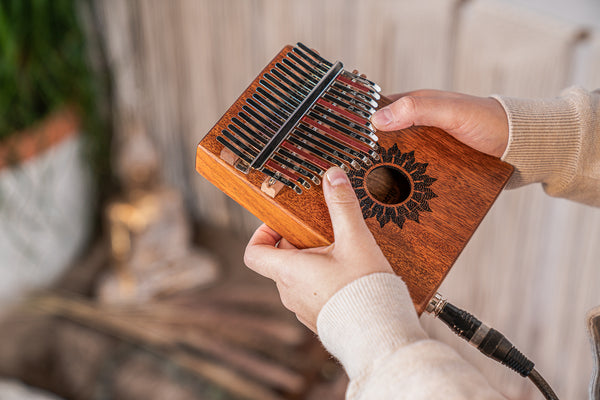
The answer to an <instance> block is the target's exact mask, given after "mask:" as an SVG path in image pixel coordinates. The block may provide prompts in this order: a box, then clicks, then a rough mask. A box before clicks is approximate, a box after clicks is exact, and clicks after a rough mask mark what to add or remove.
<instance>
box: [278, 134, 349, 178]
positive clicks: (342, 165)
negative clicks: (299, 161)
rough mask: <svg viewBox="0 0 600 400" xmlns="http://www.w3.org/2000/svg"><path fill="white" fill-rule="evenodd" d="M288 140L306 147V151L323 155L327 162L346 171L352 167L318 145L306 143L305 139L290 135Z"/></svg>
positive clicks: (301, 147) (303, 147) (298, 145)
mask: <svg viewBox="0 0 600 400" xmlns="http://www.w3.org/2000/svg"><path fill="white" fill-rule="evenodd" d="M287 140H288V141H289V142H290V143H292V144H294V145H296V146H297V147H299V148H300V149H306V151H308V152H310V153H312V154H314V155H316V156H319V157H321V158H322V159H323V160H326V161H327V162H329V163H331V164H333V165H337V166H338V167H340V168H341V169H343V170H344V171H346V172H348V171H350V168H349V167H348V165H346V164H345V163H344V162H342V161H340V160H338V159H337V158H335V157H333V156H330V155H329V154H327V153H325V152H323V151H321V150H319V149H318V148H316V147H313V146H312V145H310V144H308V143H306V142H305V141H302V140H300V139H298V138H296V137H294V136H290V137H289V138H288V139H287Z"/></svg>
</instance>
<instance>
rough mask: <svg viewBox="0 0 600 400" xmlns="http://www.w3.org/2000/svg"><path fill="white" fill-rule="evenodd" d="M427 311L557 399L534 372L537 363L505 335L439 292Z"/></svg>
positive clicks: (550, 397)
mask: <svg viewBox="0 0 600 400" xmlns="http://www.w3.org/2000/svg"><path fill="white" fill-rule="evenodd" d="M425 311H426V312H428V313H430V314H433V315H434V316H435V317H437V318H439V319H440V320H442V321H443V322H444V323H445V324H446V325H448V326H449V327H450V329H452V330H453V331H454V333H456V334H457V335H458V336H460V337H462V338H463V339H465V340H466V341H467V342H469V343H470V344H471V345H472V346H474V347H476V348H477V349H479V351H481V352H482V353H483V354H485V355H486V356H488V357H490V358H493V359H494V360H496V361H499V362H500V363H502V364H504V365H506V366H507V367H508V368H510V369H512V370H513V371H515V372H518V373H519V374H520V375H521V376H523V377H529V378H530V379H531V380H532V382H533V383H534V384H535V385H536V386H537V387H538V389H540V391H541V392H542V393H543V394H544V396H545V397H546V399H552V400H554V399H555V400H558V397H557V396H556V394H554V392H553V391H552V388H550V386H549V385H548V383H547V382H546V381H545V380H544V379H543V378H542V377H541V375H540V374H539V373H538V372H537V371H536V370H535V369H534V363H533V362H532V361H530V360H529V359H528V358H527V357H525V356H524V355H523V354H521V352H520V351H519V350H517V348H516V347H515V346H513V344H512V343H511V342H510V341H509V340H508V339H507V338H506V337H505V336H504V335H503V334H502V333H500V332H498V331H497V330H495V329H494V328H490V327H489V326H487V325H485V324H484V323H482V322H481V321H480V320H478V319H477V318H475V317H474V316H473V315H471V314H469V313H468V312H467V311H465V310H461V309H460V308H458V307H456V306H455V305H453V304H452V303H449V302H448V301H447V300H446V299H445V298H444V297H443V296H442V295H441V294H439V293H436V294H435V295H434V296H433V298H432V299H431V300H430V301H429V304H428V305H427V307H426V309H425Z"/></svg>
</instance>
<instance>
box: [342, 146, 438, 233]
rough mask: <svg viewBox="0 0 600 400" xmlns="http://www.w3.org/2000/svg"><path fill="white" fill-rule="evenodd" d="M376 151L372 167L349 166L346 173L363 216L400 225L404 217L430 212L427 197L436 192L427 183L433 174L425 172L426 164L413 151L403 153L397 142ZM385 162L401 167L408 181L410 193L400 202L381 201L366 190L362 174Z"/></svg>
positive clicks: (410, 218) (429, 198)
mask: <svg viewBox="0 0 600 400" xmlns="http://www.w3.org/2000/svg"><path fill="white" fill-rule="evenodd" d="M379 154H380V157H381V159H380V161H379V162H375V163H374V165H373V166H372V167H371V168H368V169H367V168H361V169H360V170H352V171H350V172H349V174H348V175H349V177H350V182H351V183H352V186H353V187H354V191H355V192H356V196H357V197H358V201H359V202H360V207H361V209H362V213H363V217H364V218H365V219H367V218H373V217H375V218H377V221H378V222H379V225H380V226H381V227H382V228H383V226H384V225H385V224H387V223H388V222H394V223H395V224H396V225H398V226H399V227H400V228H402V227H403V226H404V223H405V222H406V220H407V219H408V220H411V221H414V222H417V223H418V222H419V215H420V213H421V212H432V211H431V208H430V207H429V200H431V199H433V198H435V197H437V195H436V194H435V193H434V192H433V190H431V188H430V186H431V185H432V184H433V183H434V182H435V181H436V178H432V177H430V176H429V175H427V174H426V173H425V170H426V169H427V165H428V164H427V163H420V162H417V161H416V159H415V152H414V151H411V152H408V153H402V152H401V151H400V150H399V149H398V145H396V144H394V145H393V146H392V147H390V148H389V149H388V150H385V149H384V148H382V147H380V150H379ZM386 164H387V165H393V166H394V168H397V169H399V170H401V171H403V172H404V173H405V174H406V176H408V177H409V179H410V181H411V186H412V190H411V193H410V195H409V197H408V198H407V199H406V200H405V201H403V202H401V203H400V204H383V203H381V202H379V201H377V200H376V199H374V198H373V197H372V196H371V194H370V193H369V192H368V191H367V188H366V182H365V176H367V175H368V173H369V172H370V171H372V170H373V169H375V168H378V167H381V166H383V165H386Z"/></svg>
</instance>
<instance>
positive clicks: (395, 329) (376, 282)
mask: <svg viewBox="0 0 600 400" xmlns="http://www.w3.org/2000/svg"><path fill="white" fill-rule="evenodd" d="M317 330H318V333H319V337H320V339H321V341H322V342H323V345H324V346H325V348H327V350H328V351H329V352H330V353H331V354H333V355H334V356H335V357H336V358H337V359H339V360H340V362H341V363H342V365H343V366H344V368H345V369H346V372H347V373H348V375H349V376H350V378H351V379H352V378H353V377H355V376H357V375H358V374H359V373H360V372H361V371H363V370H364V369H366V368H368V367H369V365H371V363H372V362H374V361H375V360H377V359H378V358H380V357H383V356H385V355H387V354H389V353H391V352H393V351H395V350H397V349H398V348H400V347H403V346H406V345H408V344H410V343H413V342H415V341H418V340H422V339H425V338H427V335H426V334H425V332H424V331H423V329H422V328H421V325H420V323H419V320H418V317H417V314H416V312H415V309H414V306H413V303H412V300H411V298H410V296H409V294H408V290H407V289H406V285H405V284H404V282H403V281H402V279H401V278H400V277H398V276H396V275H394V274H391V273H374V274H371V275H367V276H363V277H362V278H359V279H357V280H355V281H353V282H351V283H350V284H348V285H346V286H345V287H344V288H342V289H341V290H339V291H338V292H337V293H336V294H334V295H333V297H331V299H329V301H328V302H327V303H326V304H325V306H324V307H323V308H322V309H321V312H320V313H319V316H318V318H317Z"/></svg>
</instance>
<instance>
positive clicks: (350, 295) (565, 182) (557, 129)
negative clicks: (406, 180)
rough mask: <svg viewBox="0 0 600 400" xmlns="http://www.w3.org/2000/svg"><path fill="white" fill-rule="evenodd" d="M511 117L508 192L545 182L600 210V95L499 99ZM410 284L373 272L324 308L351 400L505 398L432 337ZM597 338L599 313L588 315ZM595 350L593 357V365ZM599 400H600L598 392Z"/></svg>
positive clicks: (322, 332) (324, 337) (550, 189)
mask: <svg viewBox="0 0 600 400" xmlns="http://www.w3.org/2000/svg"><path fill="white" fill-rule="evenodd" d="M494 98H495V99H496V100H498V101H499V102H500V103H501V104H502V106H503V107H504V109H505V110H506V114H507V115H508V121H509V128H510V129H509V131H510V136H509V143H508V147H507V149H506V152H505V153H504V155H503V156H502V159H503V160H505V161H507V162H509V163H511V164H512V165H514V166H515V173H514V175H513V177H512V178H511V180H510V182H509V185H508V187H509V188H516V187H519V186H523V185H526V184H528V183H533V182H540V183H542V185H543V187H544V190H545V191H546V193H548V194H549V195H551V196H559V197H565V198H568V199H572V200H575V201H579V202H582V203H585V204H589V205H593V206H600V91H597V92H593V93H589V92H586V91H585V90H583V89H580V88H572V89H569V90H567V91H565V92H564V93H563V94H562V96H560V97H558V98H555V99H546V100H525V99H514V98H506V97H501V96H494ZM411 304H412V302H411V301H410V298H409V296H408V292H407V290H406V287H405V285H404V282H403V281H402V279H400V278H399V277H397V276H395V275H392V274H385V273H379V274H372V275H368V276H365V277H362V278H360V279H357V280H356V281H354V282H352V283H350V284H349V285H347V286H346V287H344V288H343V289H341V290H340V291H339V292H337V293H336V294H335V295H334V296H333V297H332V298H331V299H330V300H329V301H328V302H327V304H325V306H324V307H323V309H322V310H321V312H320V313H319V317H318V320H317V329H318V332H319V337H320V338H321V341H322V342H323V344H324V346H325V347H326V348H327V350H329V352H331V354H333V355H334V356H335V357H337V358H338V359H339V360H340V362H341V363H342V365H343V366H344V368H345V369H346V372H347V373H348V376H349V377H350V385H349V386H348V389H347V392H346V398H347V399H362V400H365V399H374V400H385V399H411V400H416V399H428V400H432V399H445V400H455V399H456V400H458V399H461V400H466V399H478V400H484V399H502V398H504V397H503V396H502V395H500V394H499V393H498V392H496V391H495V390H494V389H493V388H492V387H491V386H490V385H489V384H488V383H487V381H486V380H485V379H484V378H483V376H482V375H481V374H480V373H479V372H478V371H477V370H476V369H475V368H474V367H473V366H472V365H470V364H469V363H467V362H466V361H465V360H464V359H462V358H461V357H460V356H459V355H458V354H457V353H456V352H454V350H452V349H451V348H450V347H448V346H446V345H445V344H443V343H440V342H437V341H435V340H431V339H429V338H428V337H427V335H426V333H425V332H424V331H423V329H422V328H421V326H420V324H419V320H418V318H417V315H416V314H415V312H414V309H413V308H412V307H411ZM589 326H590V331H591V333H592V337H593V338H594V339H595V340H596V341H598V340H600V333H599V332H600V308H598V309H596V310H595V312H592V313H591V314H590V317H589ZM597 359H598V354H596V360H597ZM592 392H593V393H592V394H591V397H592V399H593V400H600V398H597V397H596V396H598V393H597V392H598V388H597V385H596V388H595V389H592Z"/></svg>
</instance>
